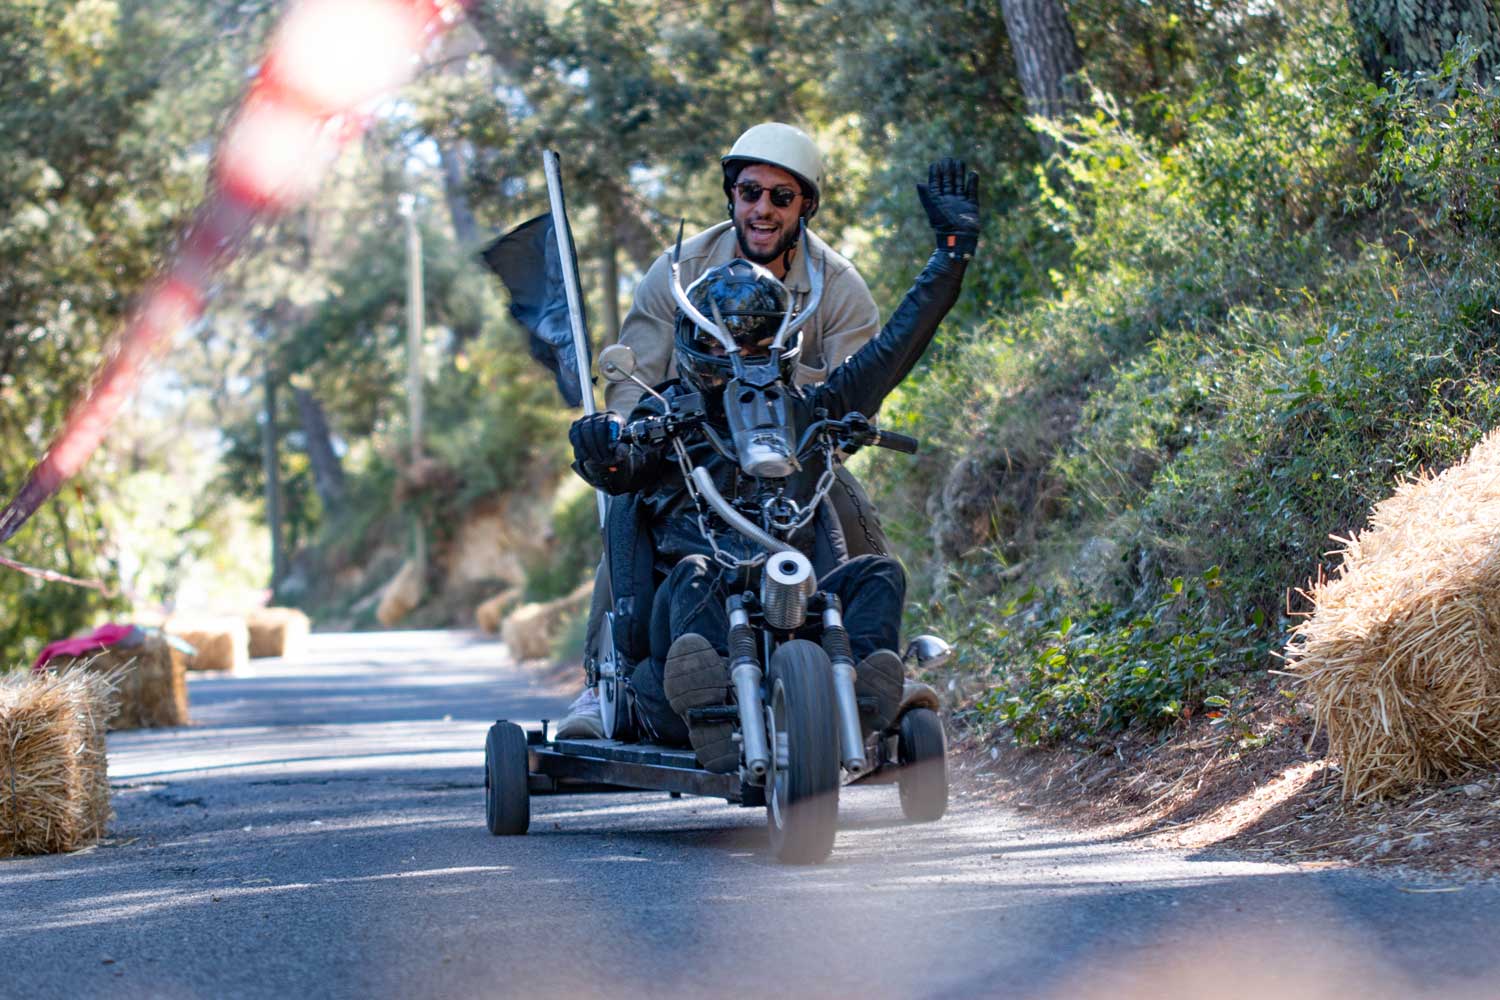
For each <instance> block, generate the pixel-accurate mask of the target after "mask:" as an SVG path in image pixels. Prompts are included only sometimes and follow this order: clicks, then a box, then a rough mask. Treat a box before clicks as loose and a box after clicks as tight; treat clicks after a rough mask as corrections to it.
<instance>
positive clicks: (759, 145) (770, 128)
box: [719, 122, 823, 219]
mask: <svg viewBox="0 0 1500 1000" xmlns="http://www.w3.org/2000/svg"><path fill="white" fill-rule="evenodd" d="M719 162H720V163H722V164H723V165H724V194H725V195H726V196H728V197H729V200H730V205H731V208H732V207H733V202H734V196H733V194H732V193H731V188H733V187H734V182H735V179H736V178H738V177H739V173H740V169H741V168H742V167H744V166H745V165H746V164H750V163H766V164H770V165H771V166H773V167H780V168H781V169H782V170H785V171H786V172H787V173H789V174H791V175H792V176H793V177H796V178H797V180H799V181H801V182H802V187H803V188H804V191H803V194H804V195H806V196H807V198H808V201H809V203H810V204H809V207H808V209H807V211H806V212H804V213H803V217H804V218H808V219H810V218H812V217H813V215H814V214H816V213H817V211H818V200H819V197H820V195H821V194H822V188H823V154H822V153H821V152H819V151H818V147H817V144H816V143H814V142H813V141H812V139H811V138H809V137H808V134H807V133H806V132H804V131H802V130H801V129H800V128H797V127H796V126H794V125H784V124H782V123H781V122H762V123H761V124H759V125H752V126H751V127H750V128H748V129H746V130H745V133H744V134H743V135H741V136H740V137H739V138H738V139H736V140H735V141H734V146H733V148H731V149H730V150H729V152H728V153H726V154H724V157H723V158H722V159H721V160H720V161H719Z"/></svg>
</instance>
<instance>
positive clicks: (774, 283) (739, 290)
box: [676, 257, 802, 391]
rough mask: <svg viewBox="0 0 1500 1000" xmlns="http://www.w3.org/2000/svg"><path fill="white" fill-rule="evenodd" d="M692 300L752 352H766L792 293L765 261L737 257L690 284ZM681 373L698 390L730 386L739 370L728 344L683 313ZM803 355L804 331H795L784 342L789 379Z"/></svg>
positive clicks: (783, 361) (679, 335)
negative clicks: (735, 369)
mask: <svg viewBox="0 0 1500 1000" xmlns="http://www.w3.org/2000/svg"><path fill="white" fill-rule="evenodd" d="M687 299H688V302H690V303H691V304H692V306H693V308H694V309H696V310H697V311H698V312H699V313H700V314H701V315H702V316H703V317H704V318H705V319H707V320H709V321H711V322H712V323H714V325H716V326H717V327H718V328H719V329H720V330H722V331H723V332H724V333H725V334H727V335H728V336H729V337H730V338H731V339H732V340H733V341H734V342H735V343H736V344H737V345H739V347H740V349H741V351H742V352H743V353H744V354H746V355H752V356H753V355H756V354H764V353H765V352H766V351H767V350H769V348H770V346H771V343H772V342H773V341H774V340H775V339H776V334H777V333H778V332H779V331H780V330H781V327H782V323H783V321H784V320H785V319H786V311H787V307H788V305H789V304H790V302H791V295H790V293H789V292H787V289H786V286H785V285H783V284H782V283H781V282H780V281H779V280H777V278H776V276H775V275H774V274H772V273H771V272H770V271H768V270H766V269H765V268H764V267H761V266H760V265H759V264H754V263H751V262H750V261H748V260H744V259H742V258H738V257H737V258H735V259H734V260H731V261H730V262H729V263H727V264H720V265H719V266H718V267H712V268H709V269H708V270H707V271H704V272H703V274H702V275H700V276H699V277H698V280H697V281H695V282H693V283H692V284H691V285H689V286H688V289H687ZM676 351H677V372H678V374H679V375H681V376H682V378H683V379H684V380H686V381H687V382H688V383H690V384H691V385H692V386H693V387H694V388H695V389H698V390H700V391H701V390H706V389H713V388H717V387H718V386H721V385H723V384H724V381H725V380H726V379H727V378H728V377H729V375H730V373H731V372H732V371H733V370H734V366H733V363H732V362H731V361H730V359H729V357H728V354H727V353H726V351H725V348H724V345H723V343H722V342H721V341H720V340H719V338H718V337H716V336H714V334H713V332H712V331H709V330H705V329H703V328H702V327H700V326H699V325H698V324H697V323H696V322H694V321H693V320H692V319H690V318H689V317H688V316H687V315H685V314H684V313H683V312H682V311H680V310H679V312H678V314H677V331H676ZM801 353H802V334H801V333H800V331H796V330H794V331H793V332H792V333H791V334H790V335H789V336H788V337H787V341H786V343H785V345H783V349H782V353H781V357H780V362H781V371H782V375H783V377H785V376H788V375H790V374H791V371H792V369H793V366H794V365H795V364H796V361H797V357H798V356H799V355H800V354H801Z"/></svg>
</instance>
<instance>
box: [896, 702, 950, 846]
mask: <svg viewBox="0 0 1500 1000" xmlns="http://www.w3.org/2000/svg"><path fill="white" fill-rule="evenodd" d="M946 751H947V740H946V739H945V738H944V736H943V720H942V718H941V717H940V716H939V715H938V714H937V713H936V712H934V711H933V710H932V709H930V708H913V709H910V710H908V711H907V713H906V714H905V715H903V716H901V730H900V735H899V737H898V739H897V754H898V756H899V758H900V762H901V770H900V771H898V772H897V781H898V784H899V785H900V788H901V811H902V812H903V813H905V814H906V818H907V819H910V820H915V821H917V822H918V823H931V822H932V821H933V820H939V819H942V818H943V813H945V812H947V811H948V757H947V752H946Z"/></svg>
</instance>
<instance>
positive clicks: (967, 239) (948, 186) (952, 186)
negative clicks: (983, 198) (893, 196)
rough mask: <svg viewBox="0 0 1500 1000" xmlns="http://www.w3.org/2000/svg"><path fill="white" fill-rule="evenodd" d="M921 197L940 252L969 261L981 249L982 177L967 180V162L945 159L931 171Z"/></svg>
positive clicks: (974, 174)
mask: <svg viewBox="0 0 1500 1000" xmlns="http://www.w3.org/2000/svg"><path fill="white" fill-rule="evenodd" d="M917 197H918V198H921V199H922V207H923V208H925V209H926V210H927V221H928V222H930V223H931V224H932V231H933V232H934V233H936V234H937V245H938V249H939V250H941V251H943V252H944V253H946V254H948V255H949V256H950V257H959V258H962V259H963V260H968V259H969V258H970V257H972V256H974V251H975V249H976V248H977V247H978V246H979V174H978V173H977V172H975V171H969V176H968V179H967V180H965V178H964V161H963V160H955V159H954V158H953V157H951V156H945V157H944V158H943V159H941V160H939V161H937V162H936V163H934V164H932V165H931V166H929V167H928V168H927V183H926V184H918V185H917Z"/></svg>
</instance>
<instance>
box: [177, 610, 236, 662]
mask: <svg viewBox="0 0 1500 1000" xmlns="http://www.w3.org/2000/svg"><path fill="white" fill-rule="evenodd" d="M166 630H167V631H168V632H170V633H171V634H172V635H175V636H177V637H178V638H179V639H181V640H183V641H184V642H186V643H187V644H188V645H190V646H192V647H193V648H194V649H195V650H197V653H196V655H194V656H193V657H192V659H191V661H190V662H189V663H188V668H189V669H190V670H218V671H225V672H233V671H235V670H239V669H240V668H241V667H243V666H244V665H245V664H246V663H247V662H249V660H250V630H249V629H248V628H247V627H246V626H245V619H243V618H173V619H171V620H170V621H168V622H167V625H166Z"/></svg>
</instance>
